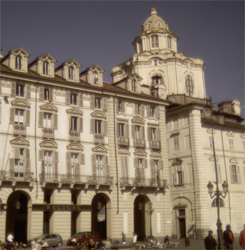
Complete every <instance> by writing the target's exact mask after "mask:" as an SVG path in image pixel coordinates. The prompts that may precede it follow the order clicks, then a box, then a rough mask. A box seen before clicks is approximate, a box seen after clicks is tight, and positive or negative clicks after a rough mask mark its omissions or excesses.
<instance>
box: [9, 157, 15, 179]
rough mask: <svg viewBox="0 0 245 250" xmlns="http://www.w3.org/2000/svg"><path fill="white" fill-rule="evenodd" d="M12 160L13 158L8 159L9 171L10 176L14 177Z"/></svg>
mask: <svg viewBox="0 0 245 250" xmlns="http://www.w3.org/2000/svg"><path fill="white" fill-rule="evenodd" d="M14 162H15V159H9V172H10V177H11V178H14Z"/></svg>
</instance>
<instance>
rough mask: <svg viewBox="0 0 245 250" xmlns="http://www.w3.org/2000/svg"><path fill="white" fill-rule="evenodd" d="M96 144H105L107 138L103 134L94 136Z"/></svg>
mask: <svg viewBox="0 0 245 250" xmlns="http://www.w3.org/2000/svg"><path fill="white" fill-rule="evenodd" d="M94 143H103V144H104V143H105V136H104V135H101V134H94Z"/></svg>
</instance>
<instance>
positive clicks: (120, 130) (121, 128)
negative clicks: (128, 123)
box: [119, 123, 125, 137]
mask: <svg viewBox="0 0 245 250" xmlns="http://www.w3.org/2000/svg"><path fill="white" fill-rule="evenodd" d="M124 126H125V124H123V123H119V136H122V137H123V136H124Z"/></svg>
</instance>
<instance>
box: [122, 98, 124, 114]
mask: <svg viewBox="0 0 245 250" xmlns="http://www.w3.org/2000/svg"><path fill="white" fill-rule="evenodd" d="M122 113H125V102H124V101H122Z"/></svg>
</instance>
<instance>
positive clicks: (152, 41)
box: [151, 36, 158, 49]
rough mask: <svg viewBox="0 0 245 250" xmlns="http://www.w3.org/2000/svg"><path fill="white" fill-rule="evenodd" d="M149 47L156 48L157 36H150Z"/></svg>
mask: <svg viewBox="0 0 245 250" xmlns="http://www.w3.org/2000/svg"><path fill="white" fill-rule="evenodd" d="M151 47H152V48H153V49H158V36H152V37H151Z"/></svg>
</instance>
